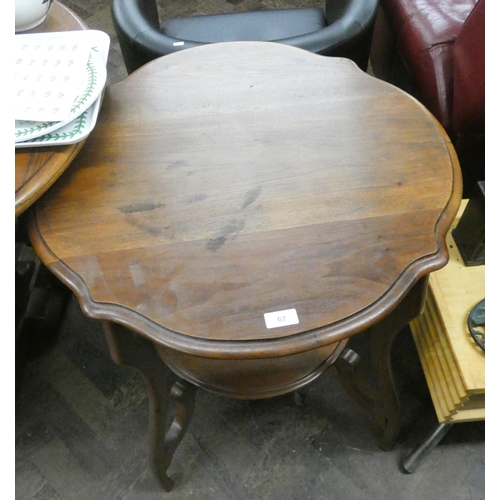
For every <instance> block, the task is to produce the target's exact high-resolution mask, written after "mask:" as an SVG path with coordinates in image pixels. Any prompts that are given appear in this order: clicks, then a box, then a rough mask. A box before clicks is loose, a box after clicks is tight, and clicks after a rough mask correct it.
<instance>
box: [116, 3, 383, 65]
mask: <svg viewBox="0 0 500 500" xmlns="http://www.w3.org/2000/svg"><path fill="white" fill-rule="evenodd" d="M377 7H378V0H326V2H325V10H323V9H317V8H297V9H280V10H263V11H252V12H238V13H230V14H215V15H204V16H193V17H185V18H176V19H167V20H166V21H164V22H161V23H160V20H159V17H158V9H157V5H156V0H113V1H112V4H111V14H112V18H113V23H114V26H115V30H116V33H117V35H118V41H119V43H120V48H121V51H122V55H123V59H124V61H125V66H126V68H127V71H128V73H132V71H135V70H136V69H137V68H139V67H140V66H142V65H143V64H146V63H147V62H149V61H151V60H153V59H155V58H157V57H160V56H163V55H166V54H170V53H172V52H177V51H179V50H184V49H188V48H191V47H196V46H198V45H203V44H206V43H215V42H228V41H268V42H269V41H273V42H279V43H285V44H288V45H293V46H295V47H300V48H303V49H306V50H309V51H311V52H315V53H317V54H323V55H327V56H338V57H346V58H349V59H352V60H353V61H354V62H356V64H357V65H358V66H359V67H360V68H361V69H363V70H365V71H366V69H367V66H368V56H369V53H370V46H371V39H372V32H373V25H374V21H375V16H376V12H377Z"/></svg>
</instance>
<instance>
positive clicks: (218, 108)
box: [30, 42, 461, 490]
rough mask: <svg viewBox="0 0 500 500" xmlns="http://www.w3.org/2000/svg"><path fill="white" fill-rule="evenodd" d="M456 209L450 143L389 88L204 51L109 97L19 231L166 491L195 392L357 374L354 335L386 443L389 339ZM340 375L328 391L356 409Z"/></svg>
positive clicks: (238, 45)
mask: <svg viewBox="0 0 500 500" xmlns="http://www.w3.org/2000/svg"><path fill="white" fill-rule="evenodd" d="M460 198H461V176H460V169H459V165H458V162H457V159H456V156H455V152H454V150H453V147H452V145H451V143H450V141H449V139H448V137H447V136H446V134H445V133H444V131H443V129H442V128H441V127H440V125H439V124H438V122H437V121H436V120H435V119H434V118H433V117H432V116H431V115H430V113H429V112H428V111H427V110H426V109H425V108H424V107H423V106H421V105H420V104H419V103H418V102H417V101H416V100H414V99H413V98H411V97H409V96H408V95H407V94H405V93H403V92H402V91H400V90H398V89H396V88H395V87H393V86H391V85H388V84H387V83H384V82H382V81H379V80H377V79H375V78H372V77H370V76H369V75H367V74H365V73H363V72H362V71H361V70H359V69H358V68H357V67H356V65H355V64H354V63H352V62H351V61H349V60H346V59H341V58H328V57H324V56H319V55H316V54H312V53H309V52H307V51H304V50H301V49H297V48H294V47H290V46H285V45H281V44H274V43H263V42H232V43H220V44H212V45H206V46H203V47H199V48H195V49H189V50H185V51H181V52H178V53H176V54H172V55H169V56H166V57H162V58H159V59H156V60H155V61H153V62H151V63H149V64H147V65H146V66H144V67H142V68H141V69H139V70H138V71H136V72H134V73H132V74H131V75H129V76H128V77H127V78H126V79H125V80H123V81H121V82H119V83H117V84H115V85H112V86H111V87H109V88H108V89H107V91H106V96H105V98H104V101H103V105H102V109H101V113H100V118H99V121H98V124H97V126H96V128H95V129H94V131H93V133H92V134H91V136H90V137H89V139H88V140H87V143H86V144H85V146H84V147H83V148H82V151H81V152H80V154H79V155H78V157H77V158H76V159H75V161H74V162H73V163H72V165H71V166H70V167H69V168H68V170H67V171H66V174H65V175H64V177H63V178H61V179H60V180H59V181H58V182H57V183H56V184H55V185H54V186H53V188H52V190H51V196H50V197H44V198H42V199H40V200H39V202H37V204H36V205H35V209H34V211H33V213H32V218H31V221H30V237H31V240H32V243H33V247H34V248H35V250H36V252H37V253H38V255H39V256H40V258H41V259H42V261H43V262H44V264H45V265H46V266H47V267H48V268H49V269H50V270H51V271H52V272H53V273H54V274H55V275H56V276H58V277H59V278H60V279H61V280H62V281H63V282H64V283H66V284H67V285H68V286H69V287H70V288H71V289H72V290H73V291H74V293H75V294H76V296H77V297H78V300H79V302H80V305H81V307H82V309H83V311H84V313H85V314H87V315H88V316H90V317H91V318H95V319H100V320H102V321H103V322H104V325H105V329H106V332H107V339H108V343H109V346H110V350H111V353H112V356H113V359H114V360H115V361H116V362H117V363H120V364H128V365H132V366H135V367H137V368H138V369H139V370H141V372H142V373H143V374H144V376H145V379H146V381H147V383H148V387H149V395H150V411H151V419H150V453H151V463H152V466H153V470H154V472H155V474H156V475H157V477H158V479H159V480H160V482H161V484H162V485H163V487H164V488H165V489H167V490H168V489H170V488H171V487H172V483H171V481H170V479H169V478H168V476H167V473H166V470H167V468H168V466H169V464H170V461H171V459H172V456H173V453H174V451H175V449H176V447H177V446H178V445H179V443H180V441H181V439H182V436H183V434H184V432H185V431H186V429H187V426H188V424H189V419H190V416H191V415H192V412H193V411H194V399H195V392H196V391H195V390H196V388H202V389H206V390H208V391H213V392H215V393H218V394H223V395H226V396H229V397H235V398H263V397H272V396H275V395H279V394H284V393H286V392H289V391H293V390H296V389H298V388H300V387H302V386H304V385H306V384H308V383H309V382H311V381H312V380H314V379H315V378H316V377H318V376H319V375H320V374H321V373H323V372H324V371H325V370H326V369H327V368H328V367H329V366H331V365H332V364H333V363H334V362H335V361H337V364H339V361H342V363H341V365H343V366H344V367H346V366H347V368H349V366H353V365H355V364H356V362H357V361H356V359H355V356H354V354H353V352H352V351H350V350H349V349H348V348H346V343H347V342H348V339H349V338H350V337H352V336H353V335H356V334H360V333H361V332H366V335H370V339H371V346H372V349H371V350H372V356H373V363H374V370H375V373H374V379H375V380H377V381H378V383H379V389H380V392H379V394H380V396H379V398H378V401H376V402H375V403H377V404H378V405H379V406H378V407H379V411H378V413H377V415H379V417H380V418H379V420H380V422H381V424H382V426H383V436H382V441H381V447H383V448H388V447H390V446H391V445H392V444H393V443H394V440H395V439H396V436H397V433H398V428H399V405H398V400H397V395H396V392H395V390H394V383H393V380H392V372H391V366H390V354H391V345H392V341H393V339H394V338H395V335H396V334H397V332H398V331H399V330H400V329H401V328H402V327H403V326H404V325H406V324H407V323H408V322H409V321H410V320H411V319H413V318H415V317H416V316H417V315H418V314H419V313H420V312H421V310H422V307H423V301H424V297H425V293H426V288H427V277H428V274H429V273H430V272H431V271H434V270H437V269H439V268H441V267H443V266H444V265H445V264H446V262H447V258H448V253H447V249H446V244H445V235H446V233H447V231H448V229H449V227H450V225H451V223H452V222H453V219H454V218H455V214H456V212H457V210H458V207H459V204H460ZM339 357H340V358H339ZM347 368H345V369H343V370H342V373H343V376H342V379H343V380H344V382H345V384H346V386H347V387H348V388H349V390H350V391H351V393H352V394H353V395H355V396H356V397H358V399H359V401H360V402H362V403H363V404H365V405H370V404H371V402H370V401H371V400H369V399H368V398H367V397H364V395H363V394H362V393H361V392H360V390H359V386H357V385H356V384H355V383H351V380H350V377H348V376H347V375H346V374H347V373H348V372H349V370H348V369H347ZM352 371H353V372H354V369H353V370H352ZM172 373H173V374H174V375H175V377H173V376H172V375H171V374H172ZM169 390H170V397H169V395H168V391H169ZM169 402H174V403H175V405H176V406H175V408H176V413H175V417H174V421H173V423H172V425H171V426H170V428H169V430H168V432H167V419H166V414H167V406H168V404H169ZM165 434H166V437H165Z"/></svg>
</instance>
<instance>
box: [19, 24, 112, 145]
mask: <svg viewBox="0 0 500 500" xmlns="http://www.w3.org/2000/svg"><path fill="white" fill-rule="evenodd" d="M41 35H42V34H38V35H37V36H39V37H40V36H41ZM65 35H67V36H82V37H90V38H91V48H92V54H93V55H94V56H96V57H95V58H94V57H93V56H91V58H89V61H90V60H92V61H93V62H94V63H95V65H96V67H97V65H99V68H100V69H98V70H97V71H98V72H99V77H101V76H102V78H103V82H102V86H101V90H100V91H99V92H97V95H96V97H95V99H94V100H93V102H90V101H91V100H90V98H88V99H87V100H86V101H85V105H88V106H87V108H86V110H85V111H84V109H85V107H84V106H80V107H79V109H78V110H77V111H76V115H77V116H73V118H72V119H71V120H70V121H67V122H65V123H62V122H48V123H51V124H52V123H57V125H58V126H57V127H55V128H54V129H52V130H51V131H50V130H47V129H45V130H44V131H43V134H42V135H39V136H37V137H31V138H30V139H29V140H23V142H17V141H16V148H32V147H40V146H58V145H64V144H73V143H75V142H79V141H81V140H83V139H85V137H87V136H88V135H89V134H90V132H91V131H92V129H93V128H94V126H95V124H96V121H97V115H98V113H99V107H100V101H101V99H100V97H101V95H102V89H103V87H104V85H105V83H106V76H107V71H106V62H107V60H108V53H109V43H110V39H109V36H108V35H107V34H106V33H104V32H103V31H98V30H82V31H72V32H63V33H44V34H43V36H44V38H55V37H59V36H65ZM18 36H19V35H18ZM21 36H24V35H21ZM26 36H31V35H26ZM96 61H99V62H96ZM103 68H104V69H103ZM77 103H78V101H77ZM77 103H75V106H76V105H77Z"/></svg>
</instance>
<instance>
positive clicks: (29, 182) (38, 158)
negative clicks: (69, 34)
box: [16, 1, 87, 217]
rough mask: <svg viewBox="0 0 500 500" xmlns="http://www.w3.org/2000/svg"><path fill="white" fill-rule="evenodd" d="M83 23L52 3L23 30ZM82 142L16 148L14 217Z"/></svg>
mask: <svg viewBox="0 0 500 500" xmlns="http://www.w3.org/2000/svg"><path fill="white" fill-rule="evenodd" d="M84 29H87V27H86V25H85V23H84V22H83V21H82V20H81V19H80V18H79V17H78V16H77V15H76V14H75V13H74V12H73V11H72V10H70V9H68V7H66V6H65V5H63V4H61V3H59V2H57V1H56V2H54V3H53V5H52V7H51V8H50V10H49V13H48V15H47V18H46V19H45V21H44V22H43V23H42V24H40V25H39V26H37V27H36V28H33V29H32V30H29V31H27V32H24V33H20V34H31V33H47V32H52V31H77V30H84ZM84 142H85V141H80V142H78V143H76V144H69V145H66V146H52V147H43V146H40V147H35V148H18V149H16V217H18V216H19V215H21V214H22V213H23V212H24V211H25V210H26V209H27V208H29V207H30V206H31V205H32V204H33V203H34V202H35V201H36V200H37V199H38V198H39V197H40V196H42V194H44V193H45V192H46V191H47V189H49V187H50V186H52V184H53V183H54V182H55V181H56V180H57V179H58V178H59V176H60V175H61V174H62V173H63V172H64V170H66V168H67V167H68V165H69V164H70V163H71V161H72V160H73V158H74V157H75V156H76V155H77V153H78V151H80V149H81V148H82V146H83V144H84Z"/></svg>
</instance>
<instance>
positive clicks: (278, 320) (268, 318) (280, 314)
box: [264, 309, 299, 329]
mask: <svg viewBox="0 0 500 500" xmlns="http://www.w3.org/2000/svg"><path fill="white" fill-rule="evenodd" d="M264 321H265V322H266V328H268V329H269V328H279V327H280V326H288V325H297V324H298V323H299V317H298V315H297V311H296V310H295V309H286V310H284V311H274V312H269V313H265V314H264Z"/></svg>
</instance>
